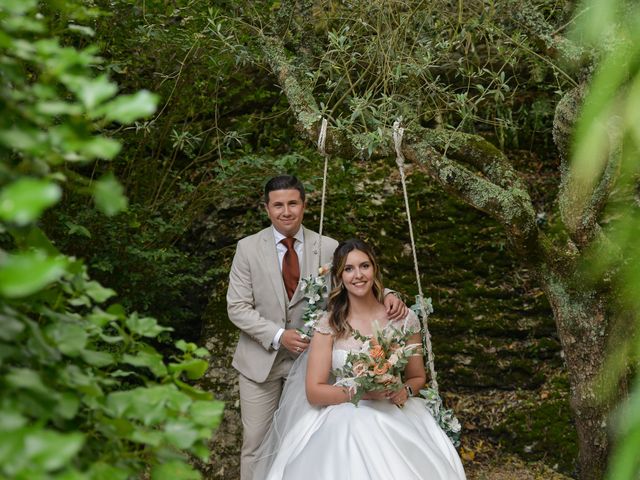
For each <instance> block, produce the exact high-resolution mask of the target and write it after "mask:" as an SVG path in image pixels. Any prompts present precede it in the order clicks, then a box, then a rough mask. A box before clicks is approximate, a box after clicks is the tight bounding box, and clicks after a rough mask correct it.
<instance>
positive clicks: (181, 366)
mask: <svg viewBox="0 0 640 480" xmlns="http://www.w3.org/2000/svg"><path fill="white" fill-rule="evenodd" d="M207 368H209V363H208V362H206V361H205V360H200V359H196V358H194V359H192V360H184V361H182V362H180V363H170V364H169V371H170V372H171V373H176V372H185V373H186V374H187V378H188V379H189V380H197V379H198V378H200V377H202V375H204V374H205V372H206V371H207Z"/></svg>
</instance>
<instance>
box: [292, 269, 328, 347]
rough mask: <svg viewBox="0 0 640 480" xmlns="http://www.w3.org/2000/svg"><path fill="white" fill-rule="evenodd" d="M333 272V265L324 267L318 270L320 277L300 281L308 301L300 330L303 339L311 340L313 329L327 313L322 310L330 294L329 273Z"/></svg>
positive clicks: (309, 277) (311, 276) (310, 276)
mask: <svg viewBox="0 0 640 480" xmlns="http://www.w3.org/2000/svg"><path fill="white" fill-rule="evenodd" d="M329 270H331V265H330V264H328V265H323V266H321V267H320V268H319V269H318V275H317V276H313V275H309V276H308V277H305V278H302V279H300V288H301V289H302V292H303V294H304V297H305V298H306V299H307V307H306V308H305V309H304V312H303V313H302V322H303V324H304V326H303V327H302V328H299V329H298V332H299V333H300V336H301V337H302V338H310V337H311V336H313V327H315V326H316V323H318V319H319V318H320V317H321V316H322V315H323V314H324V313H325V310H324V309H323V308H322V307H323V306H324V300H325V299H326V297H327V295H328V294H329V288H328V287H327V278H326V276H327V273H329Z"/></svg>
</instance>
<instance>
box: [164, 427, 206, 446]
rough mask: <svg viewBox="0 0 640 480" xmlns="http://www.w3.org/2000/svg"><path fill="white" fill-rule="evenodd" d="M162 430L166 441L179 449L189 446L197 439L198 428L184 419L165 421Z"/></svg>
mask: <svg viewBox="0 0 640 480" xmlns="http://www.w3.org/2000/svg"><path fill="white" fill-rule="evenodd" d="M164 432H165V438H166V439H167V441H168V442H169V443H171V444H172V445H174V446H175V447H177V448H181V449H185V448H189V447H190V446H191V445H193V444H194V442H196V441H197V440H198V439H199V432H198V430H197V429H196V428H195V427H194V425H193V424H192V423H191V422H187V421H185V420H176V421H171V422H167V424H166V425H165V427H164Z"/></svg>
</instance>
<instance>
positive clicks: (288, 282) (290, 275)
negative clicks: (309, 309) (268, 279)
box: [280, 237, 300, 300]
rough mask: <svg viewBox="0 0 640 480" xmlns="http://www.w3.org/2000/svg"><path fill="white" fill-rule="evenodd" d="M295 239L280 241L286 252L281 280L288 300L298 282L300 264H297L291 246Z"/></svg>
mask: <svg viewBox="0 0 640 480" xmlns="http://www.w3.org/2000/svg"><path fill="white" fill-rule="evenodd" d="M295 242H296V239H295V238H293V237H287V238H283V239H282V240H280V243H282V244H283V245H284V246H285V247H287V251H286V252H285V254H284V258H283V259H282V279H283V280H284V287H285V289H286V290H287V295H288V296H289V300H291V297H293V292H295V291H296V288H297V287H298V281H299V280H300V264H299V263H298V254H297V253H296V250H295V248H293V244H294V243H295Z"/></svg>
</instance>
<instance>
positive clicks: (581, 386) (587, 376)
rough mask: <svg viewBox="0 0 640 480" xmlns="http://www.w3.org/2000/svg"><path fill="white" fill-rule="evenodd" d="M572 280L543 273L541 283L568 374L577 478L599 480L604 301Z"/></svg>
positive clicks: (604, 433)
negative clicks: (576, 443) (575, 432)
mask: <svg viewBox="0 0 640 480" xmlns="http://www.w3.org/2000/svg"><path fill="white" fill-rule="evenodd" d="M571 275H572V274H570V273H569V274H566V276H564V275H562V274H558V273H557V272H553V271H549V270H546V269H545V271H543V272H542V273H541V275H540V280H541V283H542V287H543V289H544V291H545V292H546V294H547V298H548V299H549V302H550V304H551V308H552V309H553V313H554V318H555V321H556V325H557V329H558V336H559V338H560V343H561V344H562V350H563V353H564V357H565V362H566V366H567V371H568V374H569V383H570V386H571V408H572V410H573V413H574V419H575V423H576V430H577V432H578V446H579V454H578V478H580V479H581V480H601V479H602V478H603V477H604V474H605V471H606V466H607V455H608V452H609V438H608V422H609V414H610V409H611V404H610V403H609V402H608V401H606V400H605V399H604V398H603V395H601V390H600V389H599V385H600V384H601V380H602V377H601V376H602V374H603V365H604V363H605V360H606V358H607V331H606V330H607V324H608V318H607V311H606V307H605V305H604V303H603V296H602V295H601V294H600V295H598V294H597V293H596V292H595V291H593V290H592V289H591V288H590V287H586V286H585V282H584V281H583V282H580V281H576V279H575V278H572V277H571Z"/></svg>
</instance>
